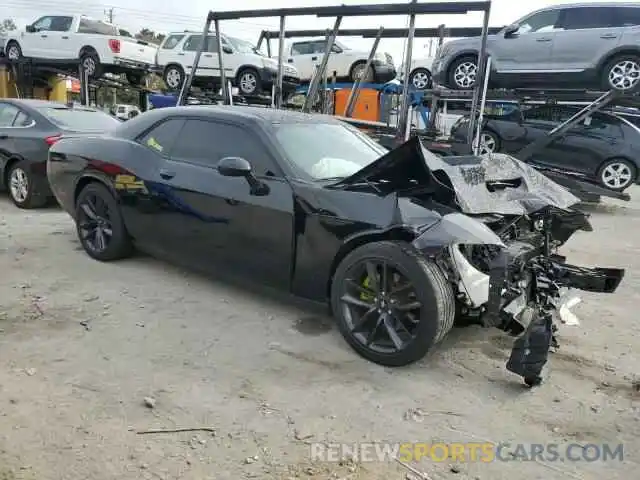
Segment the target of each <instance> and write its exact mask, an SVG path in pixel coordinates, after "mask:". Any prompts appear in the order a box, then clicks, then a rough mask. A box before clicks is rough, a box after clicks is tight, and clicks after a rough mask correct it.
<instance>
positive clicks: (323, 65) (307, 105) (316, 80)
mask: <svg viewBox="0 0 640 480" xmlns="http://www.w3.org/2000/svg"><path fill="white" fill-rule="evenodd" d="M341 23H342V17H336V21H335V23H334V25H333V30H332V31H331V33H330V34H329V35H328V37H327V43H326V51H325V52H324V56H323V57H322V62H320V67H319V68H318V73H317V75H316V76H315V77H313V79H312V80H311V84H310V85H309V90H308V91H307V97H306V98H305V99H304V105H303V106H302V111H303V112H309V111H310V110H311V105H313V100H314V98H315V96H316V93H318V87H319V86H320V82H321V80H322V75H326V71H327V64H328V63H329V55H331V50H333V44H334V43H335V41H336V37H337V36H338V30H339V29H340V24H341Z"/></svg>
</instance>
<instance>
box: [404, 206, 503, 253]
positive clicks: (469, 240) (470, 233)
mask: <svg viewBox="0 0 640 480" xmlns="http://www.w3.org/2000/svg"><path fill="white" fill-rule="evenodd" d="M455 244H467V245H496V246H499V247H504V246H505V245H504V243H503V242H502V240H501V239H500V237H499V236H498V235H496V234H495V233H494V232H493V231H492V230H491V229H490V228H489V227H487V226H486V225H485V224H484V223H482V222H479V221H477V220H474V219H473V218H471V217H468V216H466V215H463V214H461V213H449V214H447V215H444V216H443V217H442V219H440V220H439V221H438V222H436V223H434V224H433V225H430V226H429V227H428V228H427V229H426V230H424V231H422V232H421V233H420V235H418V237H417V238H416V239H415V240H414V241H413V246H414V247H415V248H417V249H418V250H421V251H426V252H431V251H432V252H436V251H439V250H441V249H442V248H443V247H448V246H450V245H455Z"/></svg>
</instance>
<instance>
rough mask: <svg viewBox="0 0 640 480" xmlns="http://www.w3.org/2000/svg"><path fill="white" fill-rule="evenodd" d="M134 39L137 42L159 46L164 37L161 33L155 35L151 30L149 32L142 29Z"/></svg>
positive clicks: (146, 29)
mask: <svg viewBox="0 0 640 480" xmlns="http://www.w3.org/2000/svg"><path fill="white" fill-rule="evenodd" d="M135 37H136V38H137V39H138V40H142V41H144V42H149V43H154V44H156V45H160V44H161V43H162V41H163V40H164V37H165V35H164V34H162V33H156V32H154V31H153V30H149V29H148V28H143V29H142V30H140V31H139V32H138V33H136V35H135Z"/></svg>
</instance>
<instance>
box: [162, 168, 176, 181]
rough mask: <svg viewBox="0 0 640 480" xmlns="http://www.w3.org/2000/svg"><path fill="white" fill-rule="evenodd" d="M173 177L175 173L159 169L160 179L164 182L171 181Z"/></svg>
mask: <svg viewBox="0 0 640 480" xmlns="http://www.w3.org/2000/svg"><path fill="white" fill-rule="evenodd" d="M175 176H176V172H171V171H169V170H167V169H164V168H161V169H160V177H162V178H164V179H165V180H171V179H172V178H173V177H175Z"/></svg>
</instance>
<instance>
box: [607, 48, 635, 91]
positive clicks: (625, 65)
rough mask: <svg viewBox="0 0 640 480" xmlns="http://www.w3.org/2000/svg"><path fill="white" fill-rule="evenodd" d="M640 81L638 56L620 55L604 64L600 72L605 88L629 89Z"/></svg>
mask: <svg viewBox="0 0 640 480" xmlns="http://www.w3.org/2000/svg"><path fill="white" fill-rule="evenodd" d="M638 81H640V57H638V56H636V55H621V56H619V57H615V58H614V59H612V60H611V61H610V62H608V63H607V65H606V66H605V68H604V70H603V73H602V86H603V88H604V89H605V90H611V89H613V90H619V91H623V92H626V91H629V90H632V89H633V88H635V87H637V86H638Z"/></svg>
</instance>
